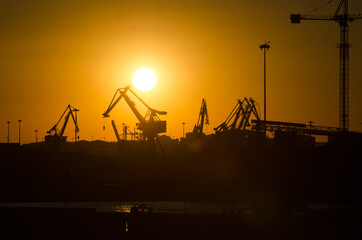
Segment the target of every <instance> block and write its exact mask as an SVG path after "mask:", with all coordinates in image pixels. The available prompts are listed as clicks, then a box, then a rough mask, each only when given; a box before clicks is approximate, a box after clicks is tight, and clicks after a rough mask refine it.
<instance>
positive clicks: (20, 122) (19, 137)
mask: <svg viewBox="0 0 362 240" xmlns="http://www.w3.org/2000/svg"><path fill="white" fill-rule="evenodd" d="M18 122H19V145H20V144H21V142H20V130H21V122H22V120H18Z"/></svg>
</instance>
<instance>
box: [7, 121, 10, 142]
mask: <svg viewBox="0 0 362 240" xmlns="http://www.w3.org/2000/svg"><path fill="white" fill-rule="evenodd" d="M6 123H7V124H8V143H10V121H7V122H6Z"/></svg>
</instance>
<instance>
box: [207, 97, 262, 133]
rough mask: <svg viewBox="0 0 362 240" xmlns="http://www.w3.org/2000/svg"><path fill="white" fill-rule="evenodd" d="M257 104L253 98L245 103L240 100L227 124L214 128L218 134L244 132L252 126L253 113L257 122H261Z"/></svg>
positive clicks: (245, 100) (244, 100) (227, 119)
mask: <svg viewBox="0 0 362 240" xmlns="http://www.w3.org/2000/svg"><path fill="white" fill-rule="evenodd" d="M256 104H257V103H256V102H255V101H254V100H253V99H252V98H249V99H248V98H244V99H243V101H241V100H240V99H238V103H237V104H236V106H235V107H234V109H233V110H232V111H231V113H230V114H229V116H228V117H227V118H226V120H225V122H223V123H221V124H220V125H219V126H217V127H216V128H214V130H215V132H216V133H220V132H227V131H231V130H241V131H244V130H245V128H246V127H248V126H250V116H251V114H252V113H253V114H254V116H255V117H256V119H257V120H260V118H259V114H258V111H257V109H256V106H255V105H256Z"/></svg>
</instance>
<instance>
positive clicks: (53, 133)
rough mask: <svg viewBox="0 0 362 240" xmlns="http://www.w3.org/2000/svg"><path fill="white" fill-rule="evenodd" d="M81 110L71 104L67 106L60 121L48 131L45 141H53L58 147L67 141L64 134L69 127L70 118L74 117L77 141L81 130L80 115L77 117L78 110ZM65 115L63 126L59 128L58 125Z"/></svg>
mask: <svg viewBox="0 0 362 240" xmlns="http://www.w3.org/2000/svg"><path fill="white" fill-rule="evenodd" d="M78 111H79V110H78V109H76V108H74V107H72V106H71V105H68V106H67V107H66V109H65V110H64V112H63V114H62V116H61V117H60V118H59V120H58V122H57V123H56V124H55V125H54V126H53V127H52V128H51V129H50V130H49V131H47V134H48V135H46V136H45V142H46V143H51V144H52V145H53V146H54V147H57V146H58V145H59V144H60V143H61V142H65V141H66V140H67V137H66V136H63V134H64V131H65V128H66V127H67V124H68V121H69V118H70V117H72V120H73V122H74V125H75V130H74V132H75V139H74V141H75V142H76V141H77V133H78V132H79V127H78V117H77V112H78ZM63 117H64V122H63V125H62V127H61V128H60V130H59V128H58V125H59V123H60V121H61V120H62V119H63Z"/></svg>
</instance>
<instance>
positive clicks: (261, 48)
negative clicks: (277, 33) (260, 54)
mask: <svg viewBox="0 0 362 240" xmlns="http://www.w3.org/2000/svg"><path fill="white" fill-rule="evenodd" d="M269 43H270V41H268V42H265V43H264V44H262V45H260V46H259V47H260V50H264V130H265V133H266V52H267V50H269V48H270V45H269ZM265 136H266V135H265Z"/></svg>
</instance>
